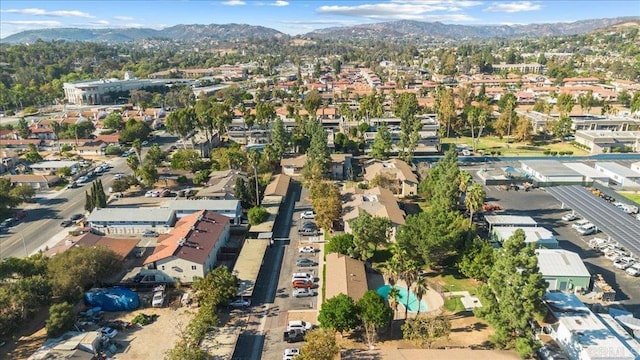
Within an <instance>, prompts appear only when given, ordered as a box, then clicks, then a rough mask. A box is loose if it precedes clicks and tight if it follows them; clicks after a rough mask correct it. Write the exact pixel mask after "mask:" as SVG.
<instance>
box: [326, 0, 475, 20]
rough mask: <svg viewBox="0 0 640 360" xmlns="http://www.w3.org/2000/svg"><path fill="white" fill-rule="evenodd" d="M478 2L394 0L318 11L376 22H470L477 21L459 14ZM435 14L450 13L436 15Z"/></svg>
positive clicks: (333, 6) (331, 7)
mask: <svg viewBox="0 0 640 360" xmlns="http://www.w3.org/2000/svg"><path fill="white" fill-rule="evenodd" d="M480 4H481V3H480V2H477V1H461V2H452V1H437V0H392V1H391V2H388V3H374V4H361V5H353V6H350V5H346V6H340V5H325V6H321V7H319V8H317V9H316V11H317V12H319V13H323V14H334V15H344V16H353V17H361V18H367V19H375V20H418V21H453V22H468V21H475V20H476V19H475V18H474V17H472V16H470V15H467V14H464V13H457V12H459V11H460V10H461V9H462V8H463V7H472V6H477V5H480ZM434 12H438V13H440V12H448V13H447V14H434Z"/></svg>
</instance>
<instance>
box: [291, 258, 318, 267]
mask: <svg viewBox="0 0 640 360" xmlns="http://www.w3.org/2000/svg"><path fill="white" fill-rule="evenodd" d="M296 265H297V266H299V267H312V266H316V265H318V264H316V262H315V261H313V260H311V259H307V258H300V259H298V260H296Z"/></svg>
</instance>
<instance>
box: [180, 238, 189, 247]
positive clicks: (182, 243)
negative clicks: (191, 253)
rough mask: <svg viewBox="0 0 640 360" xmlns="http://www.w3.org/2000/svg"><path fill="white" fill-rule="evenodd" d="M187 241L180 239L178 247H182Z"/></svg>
mask: <svg viewBox="0 0 640 360" xmlns="http://www.w3.org/2000/svg"><path fill="white" fill-rule="evenodd" d="M186 241H187V239H186V238H181V239H180V241H178V245H179V246H184V243H185V242H186Z"/></svg>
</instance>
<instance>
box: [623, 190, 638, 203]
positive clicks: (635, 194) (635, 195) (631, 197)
mask: <svg viewBox="0 0 640 360" xmlns="http://www.w3.org/2000/svg"><path fill="white" fill-rule="evenodd" d="M618 194H620V195H622V196H624V197H626V198H627V199H629V200H631V201H635V202H636V203H637V204H640V192H638V191H633V192H631V191H618Z"/></svg>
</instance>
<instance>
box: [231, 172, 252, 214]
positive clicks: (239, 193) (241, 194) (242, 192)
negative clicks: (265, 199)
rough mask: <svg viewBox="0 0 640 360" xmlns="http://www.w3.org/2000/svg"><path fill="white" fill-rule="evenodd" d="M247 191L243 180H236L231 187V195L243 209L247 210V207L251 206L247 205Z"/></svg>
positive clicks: (239, 178)
mask: <svg viewBox="0 0 640 360" xmlns="http://www.w3.org/2000/svg"><path fill="white" fill-rule="evenodd" d="M248 191H249V190H248V189H247V183H246V181H245V180H244V179H243V178H241V177H238V178H237V179H236V184H235V186H234V187H233V194H234V197H235V198H236V199H237V200H240V202H241V203H242V207H243V208H244V209H248V208H249V206H251V205H250V204H249V199H250V197H249V195H248Z"/></svg>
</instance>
